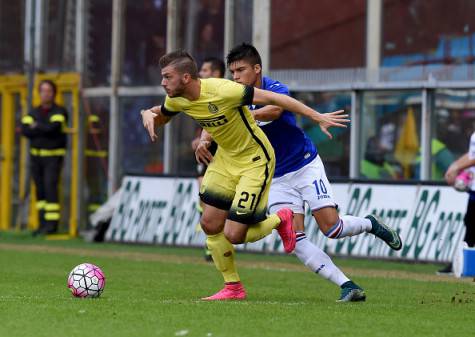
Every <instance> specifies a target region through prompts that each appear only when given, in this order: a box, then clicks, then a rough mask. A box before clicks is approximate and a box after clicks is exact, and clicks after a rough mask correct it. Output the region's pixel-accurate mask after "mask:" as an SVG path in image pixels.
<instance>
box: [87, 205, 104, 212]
mask: <svg viewBox="0 0 475 337" xmlns="http://www.w3.org/2000/svg"><path fill="white" fill-rule="evenodd" d="M99 207H101V204H89V205H87V210H88V211H89V212H94V211H97V210H98V209H99Z"/></svg>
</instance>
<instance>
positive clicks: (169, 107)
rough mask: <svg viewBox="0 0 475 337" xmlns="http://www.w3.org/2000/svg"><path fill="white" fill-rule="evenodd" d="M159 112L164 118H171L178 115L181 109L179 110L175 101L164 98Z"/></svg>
mask: <svg viewBox="0 0 475 337" xmlns="http://www.w3.org/2000/svg"><path fill="white" fill-rule="evenodd" d="M160 110H161V112H162V114H164V115H165V116H167V117H173V116H175V115H177V114H179V113H180V112H181V111H182V110H183V109H182V108H181V106H180V104H179V103H178V102H177V101H176V100H174V99H173V98H170V97H168V96H166V97H165V101H164V102H163V104H162V107H161V108H160Z"/></svg>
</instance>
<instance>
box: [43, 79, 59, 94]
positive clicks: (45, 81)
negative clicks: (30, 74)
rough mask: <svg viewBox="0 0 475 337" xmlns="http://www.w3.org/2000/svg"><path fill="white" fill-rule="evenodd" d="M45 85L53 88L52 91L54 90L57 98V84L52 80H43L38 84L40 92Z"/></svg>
mask: <svg viewBox="0 0 475 337" xmlns="http://www.w3.org/2000/svg"><path fill="white" fill-rule="evenodd" d="M43 84H48V85H49V86H50V87H51V89H53V95H54V96H56V93H57V92H58V88H57V87H56V83H54V82H53V81H51V80H41V82H40V83H39V84H38V91H40V90H41V86H42V85H43Z"/></svg>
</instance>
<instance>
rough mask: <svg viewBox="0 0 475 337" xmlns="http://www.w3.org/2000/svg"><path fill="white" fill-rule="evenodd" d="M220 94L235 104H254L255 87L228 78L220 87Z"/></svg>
mask: <svg viewBox="0 0 475 337" xmlns="http://www.w3.org/2000/svg"><path fill="white" fill-rule="evenodd" d="M220 95H221V96H222V97H223V98H224V99H226V100H228V101H229V103H230V104H231V105H233V106H246V105H250V104H252V100H253V99H254V87H252V86H249V85H243V84H239V83H236V82H233V81H229V80H226V82H225V83H224V84H223V85H222V86H221V87H220Z"/></svg>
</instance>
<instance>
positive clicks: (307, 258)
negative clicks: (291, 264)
mask: <svg viewBox="0 0 475 337" xmlns="http://www.w3.org/2000/svg"><path fill="white" fill-rule="evenodd" d="M295 255H297V257H298V258H299V260H300V261H302V263H303V264H304V265H306V266H307V267H308V268H310V269H311V270H312V271H313V272H315V273H317V274H319V275H321V276H322V277H324V278H326V279H327V280H329V281H331V282H333V283H335V284H336V285H337V286H341V285H342V284H343V283H345V282H348V281H349V280H350V279H349V278H348V277H346V275H345V274H343V272H342V271H341V270H340V269H339V268H338V267H337V266H335V264H334V263H333V261H332V260H331V259H330V257H329V256H328V255H327V254H326V253H325V252H324V251H323V250H321V249H320V248H318V247H317V246H315V245H314V244H313V243H312V242H310V241H309V240H308V239H307V237H306V236H305V233H303V232H297V244H296V245H295Z"/></svg>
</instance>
